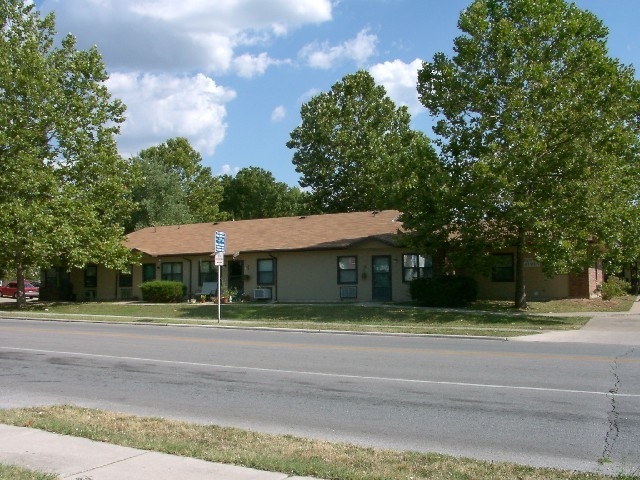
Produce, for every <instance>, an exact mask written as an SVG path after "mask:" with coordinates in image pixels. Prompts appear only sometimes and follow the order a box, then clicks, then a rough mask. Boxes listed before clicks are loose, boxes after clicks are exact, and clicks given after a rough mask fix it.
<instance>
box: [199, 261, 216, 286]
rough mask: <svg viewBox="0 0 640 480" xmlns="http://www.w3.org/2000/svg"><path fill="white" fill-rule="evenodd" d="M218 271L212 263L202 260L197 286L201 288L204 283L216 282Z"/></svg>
mask: <svg viewBox="0 0 640 480" xmlns="http://www.w3.org/2000/svg"><path fill="white" fill-rule="evenodd" d="M217 281H218V271H217V269H216V267H215V265H214V262H211V261H209V260H203V261H201V262H200V271H199V273H198V285H199V286H202V284H203V283H204V282H217Z"/></svg>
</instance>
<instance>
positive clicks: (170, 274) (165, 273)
mask: <svg viewBox="0 0 640 480" xmlns="http://www.w3.org/2000/svg"><path fill="white" fill-rule="evenodd" d="M161 278H162V280H170V281H173V282H181V281H182V263H181V262H171V263H163V264H162V276H161Z"/></svg>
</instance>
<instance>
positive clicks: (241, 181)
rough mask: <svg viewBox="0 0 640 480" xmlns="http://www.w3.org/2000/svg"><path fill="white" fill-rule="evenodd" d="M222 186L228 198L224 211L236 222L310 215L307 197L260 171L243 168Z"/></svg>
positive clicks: (223, 201)
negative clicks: (307, 209)
mask: <svg viewBox="0 0 640 480" xmlns="http://www.w3.org/2000/svg"><path fill="white" fill-rule="evenodd" d="M222 185H223V188H224V195H223V200H222V203H221V204H220V209H221V210H222V211H224V212H225V214H226V216H227V217H229V218H232V219H235V220H250V219H253V218H273V217H288V216H294V215H302V214H304V213H307V211H306V208H307V207H306V200H307V197H308V195H307V194H305V193H303V192H302V191H300V189H299V188H297V187H293V188H291V187H289V186H288V185H287V184H286V183H284V182H278V181H276V179H275V178H274V177H273V175H272V174H271V172H268V171H266V170H264V169H262V168H259V167H248V168H243V169H241V170H240V171H239V172H238V173H237V174H236V175H235V177H232V176H231V175H224V176H223V177H222Z"/></svg>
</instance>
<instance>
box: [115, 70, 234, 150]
mask: <svg viewBox="0 0 640 480" xmlns="http://www.w3.org/2000/svg"><path fill="white" fill-rule="evenodd" d="M107 87H108V88H109V91H110V92H111V93H112V95H113V96H114V97H116V98H119V99H121V100H122V101H123V102H124V103H125V104H126V105H127V112H126V116H127V120H126V121H125V123H124V124H123V125H122V128H121V134H120V135H119V137H118V146H119V148H120V152H121V154H123V155H125V156H129V155H135V154H136V153H138V152H139V151H140V150H142V149H143V148H147V147H149V146H152V145H157V144H159V143H162V142H164V141H166V140H167V139H168V138H173V137H177V136H182V137H186V138H188V139H189V142H190V143H191V145H192V146H193V147H194V148H195V149H196V150H198V151H200V152H202V153H203V154H207V155H212V154H213V153H214V151H215V148H216V146H217V145H218V144H220V142H222V140H223V139H224V136H225V132H226V128H227V125H226V123H225V117H226V114H227V111H226V103H227V102H229V101H231V100H232V99H233V98H235V95H236V94H235V92H234V91H233V90H231V89H227V88H224V87H221V86H219V85H217V84H216V83H215V82H214V81H213V80H212V79H211V78H209V77H207V76H205V75H203V74H197V75H195V76H192V77H184V76H172V75H167V74H164V75H153V74H137V73H115V74H112V75H111V77H110V78H109V80H108V82H107Z"/></svg>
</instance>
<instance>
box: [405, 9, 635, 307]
mask: <svg viewBox="0 0 640 480" xmlns="http://www.w3.org/2000/svg"><path fill="white" fill-rule="evenodd" d="M458 26H459V28H460V30H461V31H462V32H463V34H462V35H461V36H459V37H457V38H456V39H455V40H454V52H455V55H454V56H453V57H452V58H448V57H447V56H446V55H445V54H443V53H437V54H436V55H435V56H434V57H433V60H432V61H431V62H425V63H424V64H423V67H422V69H421V71H420V72H419V80H418V91H419V94H420V98H421V101H422V103H423V104H424V105H425V106H426V107H427V108H428V109H429V110H430V111H431V113H432V114H433V115H434V116H435V117H436V118H437V125H436V126H435V128H434V131H435V133H436V134H437V135H438V136H439V137H438V140H437V141H438V143H439V146H440V149H441V154H442V156H443V160H444V165H445V170H446V177H445V178H446V179H447V180H446V186H444V187H443V188H442V190H441V192H442V194H443V197H442V201H441V202H440V203H439V204H438V206H439V207H440V208H441V210H439V212H438V214H437V215H433V216H430V215H429V212H428V210H429V208H431V207H432V206H433V205H431V204H429V205H426V206H425V207H424V208H421V207H420V206H415V205H414V207H415V208H414V210H413V211H408V212H406V214H405V221H406V223H405V226H406V227H408V228H413V227H419V228H420V229H421V230H422V235H423V240H424V241H425V242H428V241H429V240H434V241H441V242H442V241H444V242H446V243H447V244H448V247H449V248H450V249H452V250H454V251H457V252H458V253H460V254H464V253H466V258H467V259H470V258H477V259H482V258H483V257H484V258H486V253H487V252H489V251H491V250H493V251H495V250H500V249H507V248H513V249H515V252H516V256H515V272H516V273H515V285H516V289H515V303H516V305H517V306H518V307H525V306H526V289H525V271H526V270H525V269H524V265H523V259H524V258H525V256H527V255H531V256H534V257H535V258H536V259H537V260H538V261H539V262H540V263H541V265H542V267H543V269H544V271H545V272H546V273H547V274H549V275H553V274H558V273H568V272H570V271H575V270H579V269H582V268H584V267H586V266H588V265H592V264H593V263H592V262H594V261H595V260H596V259H597V258H598V257H601V256H602V255H616V256H617V258H619V259H622V258H625V257H626V258H632V257H633V256H635V255H637V254H638V248H637V247H638V238H640V228H639V222H638V218H639V216H640V215H639V213H640V212H639V211H638V205H639V204H638V200H639V199H638V185H639V184H640V168H638V158H639V157H638V153H639V148H638V147H639V142H638V139H639V136H638V134H639V133H640V125H639V120H640V86H639V84H638V81H637V80H636V79H635V76H634V70H633V68H631V67H628V66H624V65H622V64H620V62H619V61H617V60H616V59H613V58H611V57H609V55H608V51H607V46H606V40H607V35H608V31H607V29H606V27H605V26H604V25H603V23H602V22H601V21H600V20H599V19H598V18H597V17H595V16H594V15H593V14H591V13H589V12H587V11H584V10H581V9H579V8H578V7H576V6H575V4H573V3H571V4H569V3H567V2H566V1H565V0H545V1H535V0H476V1H474V2H473V3H472V4H471V5H470V6H469V7H468V8H467V9H465V10H464V11H463V12H462V13H461V15H460V19H459V22H458ZM430 231H432V232H435V235H432V234H430V233H429V232H430Z"/></svg>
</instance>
